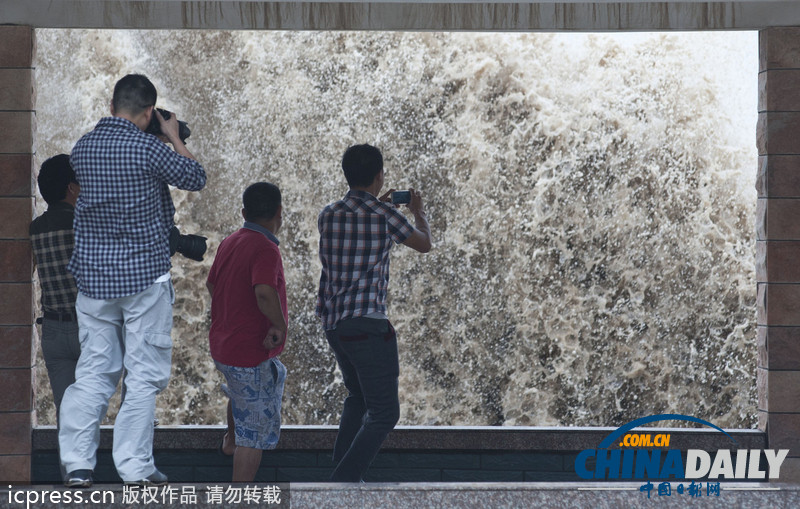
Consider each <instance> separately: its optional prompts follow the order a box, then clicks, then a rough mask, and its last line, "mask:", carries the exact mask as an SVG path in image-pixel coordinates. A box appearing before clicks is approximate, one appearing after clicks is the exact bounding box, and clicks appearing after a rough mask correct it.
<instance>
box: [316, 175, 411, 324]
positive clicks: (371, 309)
mask: <svg viewBox="0 0 800 509" xmlns="http://www.w3.org/2000/svg"><path fill="white" fill-rule="evenodd" d="M317 227H318V229H319V235H320V238H319V258H320V261H321V262H322V276H321V277H320V279H319V294H318V298H317V316H319V317H320V319H322V326H323V327H324V328H325V329H326V330H330V329H335V328H336V324H337V323H339V321H341V320H343V319H345V318H353V317H357V316H365V315H368V314H371V313H382V314H386V289H387V287H388V286H389V250H390V249H391V247H392V242H396V243H398V244H399V243H402V242H405V240H406V239H407V238H408V237H410V236H411V234H412V233H413V232H414V227H413V226H411V223H409V221H408V219H406V217H405V216H404V215H403V214H402V213H401V212H400V211H398V210H397V209H395V208H394V207H393V206H392V205H390V204H387V203H383V202H381V201H379V200H378V199H377V198H375V197H374V196H372V195H371V194H369V193H367V192H364V191H356V190H350V191H349V192H348V193H347V195H345V197H344V199H343V200H341V201H337V202H336V203H332V204H331V205H328V206H327V207H325V208H324V209H323V210H322V212H320V214H319V219H318V221H317Z"/></svg>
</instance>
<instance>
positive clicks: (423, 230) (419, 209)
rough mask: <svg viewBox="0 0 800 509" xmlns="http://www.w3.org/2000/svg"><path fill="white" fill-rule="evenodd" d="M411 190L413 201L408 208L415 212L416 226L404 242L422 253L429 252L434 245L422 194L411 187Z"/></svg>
mask: <svg viewBox="0 0 800 509" xmlns="http://www.w3.org/2000/svg"><path fill="white" fill-rule="evenodd" d="M409 191H410V192H411V202H410V203H409V204H408V210H410V211H411V213H412V214H414V222H415V228H414V233H412V234H411V236H410V237H408V238H407V239H406V241H405V242H403V244H405V245H406V246H408V247H410V248H411V249H414V250H416V251H419V252H420V253H427V252H428V251H430V250H431V247H432V242H431V227H430V226H428V218H427V217H426V216H425V207H424V205H423V204H422V195H421V194H420V192H419V191H417V190H416V189H409Z"/></svg>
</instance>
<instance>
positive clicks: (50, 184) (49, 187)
mask: <svg viewBox="0 0 800 509" xmlns="http://www.w3.org/2000/svg"><path fill="white" fill-rule="evenodd" d="M36 182H37V183H38V184H39V192H40V193H42V197H43V198H44V201H46V202H47V204H48V205H52V204H54V203H58V202H60V201H61V200H63V199H64V198H66V197H67V187H68V186H69V184H70V183H71V182H77V180H75V171H74V170H73V169H72V165H71V164H69V156H68V155H67V154H58V155H57V156H53V157H51V158H50V159H48V160H47V161H45V162H44V163H42V167H41V169H40V170H39V176H38V177H37V178H36Z"/></svg>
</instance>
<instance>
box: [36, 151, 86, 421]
mask: <svg viewBox="0 0 800 509" xmlns="http://www.w3.org/2000/svg"><path fill="white" fill-rule="evenodd" d="M36 181H37V183H38V185H39V192H40V193H41V195H42V198H44V201H46V202H47V211H46V212H45V213H44V214H42V215H41V216H39V217H37V218H36V219H34V220H33V222H32V223H31V226H30V229H29V233H30V237H31V247H32V248H33V254H34V257H35V259H36V268H37V269H38V271H39V284H40V286H41V288H42V317H41V319H40V320H37V322H40V323H41V324H42V355H43V356H44V364H45V367H46V368H47V377H48V378H49V379H50V388H51V389H52V390H53V402H54V403H55V405H56V416H58V410H59V408H61V399H62V397H63V396H64V391H65V390H66V389H67V387H69V386H70V385H71V384H72V382H74V381H75V365H76V364H77V363H78V357H79V356H80V354H81V345H80V343H79V342H78V319H77V317H76V316H75V298H76V297H77V295H78V288H77V287H76V286H75V279H74V278H73V277H72V274H70V273H69V272H68V271H67V263H69V259H70V257H71V256H72V249H73V247H74V245H75V238H74V234H73V231H72V220H73V218H74V216H75V202H76V201H77V200H78V194H79V193H80V189H81V186H80V185H78V181H77V180H75V172H74V171H72V166H71V165H70V164H69V156H68V155H67V154H59V155H57V156H54V157H51V158H50V159H48V160H47V161H45V162H44V163H42V167H41V169H40V170H39V176H38V177H37V178H36Z"/></svg>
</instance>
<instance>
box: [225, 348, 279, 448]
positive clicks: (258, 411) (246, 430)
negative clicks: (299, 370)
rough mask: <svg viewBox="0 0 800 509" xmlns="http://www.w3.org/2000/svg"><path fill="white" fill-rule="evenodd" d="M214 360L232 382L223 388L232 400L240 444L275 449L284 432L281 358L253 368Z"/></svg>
mask: <svg viewBox="0 0 800 509" xmlns="http://www.w3.org/2000/svg"><path fill="white" fill-rule="evenodd" d="M214 363H215V364H216V365H217V369H218V370H219V371H221V372H222V374H223V375H225V380H226V381H227V382H228V384H227V387H226V386H225V385H223V386H222V390H223V391H224V392H225V394H226V395H227V396H228V397H229V398H230V400H231V408H232V410H233V422H234V425H235V428H236V445H241V446H242V447H250V448H253V449H262V450H266V449H274V448H275V446H276V445H278V438H279V437H280V435H281V398H282V397H283V384H284V382H285V381H286V367H285V366H284V365H283V364H281V361H279V360H278V358H277V357H273V358H272V359H267V360H265V361H264V362H262V363H261V364H259V365H258V366H255V367H252V368H240V367H236V366H227V365H225V364H220V363H219V362H216V361H215V362H214Z"/></svg>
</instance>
